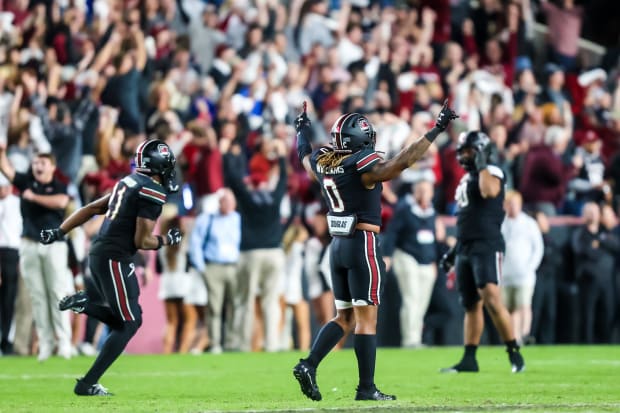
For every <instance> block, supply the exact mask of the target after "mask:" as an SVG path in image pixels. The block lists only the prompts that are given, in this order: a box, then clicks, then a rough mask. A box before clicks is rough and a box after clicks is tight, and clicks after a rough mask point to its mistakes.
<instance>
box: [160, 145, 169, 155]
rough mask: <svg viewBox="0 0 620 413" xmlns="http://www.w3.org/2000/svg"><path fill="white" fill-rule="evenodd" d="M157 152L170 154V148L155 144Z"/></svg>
mask: <svg viewBox="0 0 620 413" xmlns="http://www.w3.org/2000/svg"><path fill="white" fill-rule="evenodd" d="M157 152H159V153H160V155H163V156H170V149H169V148H168V145H157Z"/></svg>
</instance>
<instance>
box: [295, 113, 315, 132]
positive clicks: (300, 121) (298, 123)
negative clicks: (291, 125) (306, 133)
mask: <svg viewBox="0 0 620 413" xmlns="http://www.w3.org/2000/svg"><path fill="white" fill-rule="evenodd" d="M311 125H312V122H310V118H309V117H308V114H307V113H306V111H303V112H301V113H300V114H299V115H297V117H296V118H295V130H296V131H297V132H299V131H300V130H302V129H304V128H309V127H310V126H311Z"/></svg>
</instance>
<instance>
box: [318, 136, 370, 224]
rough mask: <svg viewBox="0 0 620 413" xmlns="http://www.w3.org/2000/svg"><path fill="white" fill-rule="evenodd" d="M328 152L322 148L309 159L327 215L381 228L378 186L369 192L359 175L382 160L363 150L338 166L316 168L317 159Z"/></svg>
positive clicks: (329, 150)
mask: <svg viewBox="0 0 620 413" xmlns="http://www.w3.org/2000/svg"><path fill="white" fill-rule="evenodd" d="M329 152H331V148H328V147H322V148H319V149H318V150H316V151H315V152H314V153H313V154H312V157H311V164H312V168H313V170H314V172H315V173H316V175H317V177H318V178H319V181H320V183H321V189H322V191H323V194H324V196H325V198H326V200H327V203H328V205H329V211H330V214H333V215H337V216H345V215H355V216H356V217H357V222H358V223H369V224H373V225H381V189H382V185H381V183H377V184H376V185H375V186H374V187H373V188H372V189H368V188H366V187H365V186H364V183H363V182H362V174H364V173H366V172H368V171H370V169H371V168H372V166H373V165H374V164H375V163H377V162H379V161H380V160H381V157H380V156H379V155H378V154H377V153H376V152H375V151H374V150H362V151H359V152H356V153H354V154H351V155H349V156H347V157H346V158H345V159H344V160H343V161H341V162H340V164H339V165H337V166H324V165H319V164H318V158H319V157H321V156H322V155H326V154H328V153H329Z"/></svg>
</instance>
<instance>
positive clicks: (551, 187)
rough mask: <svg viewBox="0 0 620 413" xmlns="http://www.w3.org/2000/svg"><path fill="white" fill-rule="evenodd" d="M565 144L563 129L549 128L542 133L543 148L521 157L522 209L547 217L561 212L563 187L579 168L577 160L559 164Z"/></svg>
mask: <svg viewBox="0 0 620 413" xmlns="http://www.w3.org/2000/svg"><path fill="white" fill-rule="evenodd" d="M568 140H569V137H568V134H567V132H566V130H565V129H563V128H561V127H559V126H552V127H550V128H548V129H547V131H546V132H545V141H544V144H542V145H536V146H534V147H532V148H530V150H529V151H528V153H527V154H526V155H525V161H524V165H523V172H522V175H521V182H520V187H519V192H521V194H522V195H523V202H524V203H525V206H526V208H529V209H534V210H539V211H543V212H544V213H545V214H546V215H548V216H555V215H557V214H558V213H559V212H561V210H562V209H561V208H562V205H563V202H564V198H565V194H566V184H567V182H568V180H569V179H570V178H571V177H572V176H573V175H574V173H575V170H576V169H577V168H580V167H581V159H580V158H578V157H576V158H574V159H573V163H572V164H568V165H567V164H565V163H564V161H563V156H564V152H565V151H566V147H567V145H568Z"/></svg>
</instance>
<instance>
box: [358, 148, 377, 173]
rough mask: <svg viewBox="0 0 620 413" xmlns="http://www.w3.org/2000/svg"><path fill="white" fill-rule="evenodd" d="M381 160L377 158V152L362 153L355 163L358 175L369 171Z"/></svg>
mask: <svg viewBox="0 0 620 413" xmlns="http://www.w3.org/2000/svg"><path fill="white" fill-rule="evenodd" d="M381 159H382V158H381V156H379V154H378V153H377V152H374V151H363V152H362V154H361V155H360V156H359V158H358V160H357V162H356V163H355V167H356V169H357V171H358V172H359V173H361V174H363V173H365V172H368V171H370V170H371V169H372V167H373V166H374V165H375V164H376V163H377V162H379V161H380V160H381Z"/></svg>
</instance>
